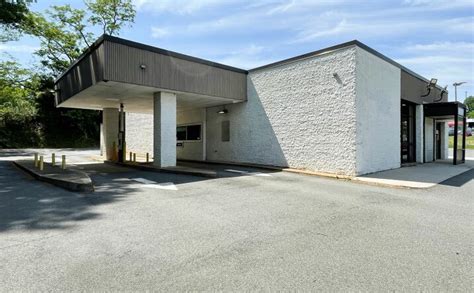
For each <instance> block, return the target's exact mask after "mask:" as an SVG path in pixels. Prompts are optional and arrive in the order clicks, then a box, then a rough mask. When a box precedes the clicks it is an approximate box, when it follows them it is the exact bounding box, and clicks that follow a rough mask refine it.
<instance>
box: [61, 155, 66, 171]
mask: <svg viewBox="0 0 474 293" xmlns="http://www.w3.org/2000/svg"><path fill="white" fill-rule="evenodd" d="M61 169H63V170H64V169H66V155H62V156H61Z"/></svg>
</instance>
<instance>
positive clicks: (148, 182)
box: [131, 178, 178, 190]
mask: <svg viewBox="0 0 474 293" xmlns="http://www.w3.org/2000/svg"><path fill="white" fill-rule="evenodd" d="M131 180H133V181H136V182H140V183H143V185H140V187H145V188H155V189H164V190H178V187H176V185H174V183H173V182H163V183H157V182H155V181H151V180H148V179H145V178H131Z"/></svg>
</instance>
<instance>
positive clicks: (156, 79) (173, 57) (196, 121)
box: [55, 35, 466, 176]
mask: <svg viewBox="0 0 474 293" xmlns="http://www.w3.org/2000/svg"><path fill="white" fill-rule="evenodd" d="M55 86H56V88H55V89H56V105H57V106H58V107H69V108H80V109H94V110H102V111H103V124H102V138H101V141H102V148H103V150H104V154H105V156H106V157H107V159H109V160H122V159H123V158H124V151H125V149H126V151H132V152H136V153H150V154H152V156H153V158H154V161H153V164H154V165H156V166H158V167H167V166H175V165H176V164H177V161H179V160H194V161H204V162H222V163H242V164H244V163H250V164H257V165H267V166H278V167H292V168H300V169H307V170H312V171H319V172H326V173H333V174H343V175H349V176H355V175H361V174H367V173H372V172H376V171H381V170H387V169H393V168H399V167H401V166H402V165H404V164H413V163H425V162H432V161H435V160H439V159H447V158H448V130H447V123H446V122H447V121H448V120H455V121H456V127H461V126H462V125H466V123H465V111H466V108H465V106H464V105H463V104H461V103H456V102H448V93H447V91H446V90H445V89H443V88H441V87H439V86H438V85H437V84H436V80H434V79H432V80H427V79H426V78H424V77H422V76H420V75H418V74H416V73H414V72H413V71H411V70H409V69H407V68H405V67H404V66H402V65H400V64H398V63H397V62H395V61H393V60H391V59H390V58H388V57H386V56H384V55H382V54H380V53H379V52H377V51H375V50H374V49H371V48H369V47H368V46H366V45H364V44H362V43H361V42H359V41H350V42H347V43H343V44H339V45H336V46H332V47H329V48H325V49H321V50H318V51H314V52H310V53H308V54H304V55H301V56H297V57H293V58H290V59H286V60H282V61H279V62H275V63H272V64H268V65H265V66H261V67H258V68H254V69H251V70H242V69H239V68H235V67H231V66H227V65H223V64H219V63H215V62H211V61H207V60H203V59H199V58H195V57H192V56H188V55H183V54H180V53H176V52H172V51H168V50H163V49H160V48H156V47H152V46H148V45H144V44H140V43H136V42H132V41H129V40H125V39H121V38H117V37H112V36H108V35H104V36H102V37H101V38H100V39H98V40H97V41H96V42H95V43H94V44H93V45H92V46H91V47H90V48H89V49H88V50H87V51H86V52H85V53H84V54H83V55H82V56H81V57H80V58H79V59H78V60H77V61H76V62H75V63H74V64H72V65H71V67H70V68H69V69H68V70H67V71H66V72H64V73H63V74H62V75H61V76H59V77H58V79H57V80H56V85H55ZM462 121H464V122H462ZM456 133H457V132H456ZM454 144H455V151H454V154H453V155H454V159H453V163H454V164H457V163H462V162H463V161H464V145H465V141H464V137H463V136H461V135H460V136H456V137H455V140H454Z"/></svg>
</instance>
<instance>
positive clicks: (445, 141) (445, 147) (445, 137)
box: [441, 122, 449, 160]
mask: <svg viewBox="0 0 474 293" xmlns="http://www.w3.org/2000/svg"><path fill="white" fill-rule="evenodd" d="M441 124H442V126H441V159H443V160H447V159H448V158H449V127H448V123H446V122H442V123H441Z"/></svg>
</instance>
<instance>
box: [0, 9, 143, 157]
mask: <svg viewBox="0 0 474 293" xmlns="http://www.w3.org/2000/svg"><path fill="white" fill-rule="evenodd" d="M33 2H35V1H34V0H0V44H6V43H9V42H13V41H17V40H19V39H21V38H22V37H24V36H29V37H33V38H35V39H37V40H38V41H39V43H40V46H39V48H38V49H37V50H36V51H35V52H34V53H33V54H34V55H35V56H36V57H37V59H38V60H39V61H38V62H37V64H29V65H25V64H22V63H21V62H19V61H18V60H16V59H15V58H14V57H13V56H11V55H10V54H8V53H4V54H3V56H2V60H1V61H0V148H20V147H91V146H97V145H98V144H99V131H100V130H99V125H100V120H101V112H100V111H92V110H80V109H66V108H56V107H55V106H54V91H53V89H54V79H55V77H57V76H58V75H59V74H61V73H62V72H64V71H65V70H66V69H67V68H68V67H69V66H70V64H71V63H72V62H74V60H76V59H77V58H78V57H79V56H80V55H81V54H82V53H83V52H84V51H85V50H86V49H87V48H88V47H89V46H90V45H91V44H92V43H93V42H94V40H96V39H97V38H98V37H99V36H100V35H101V34H109V35H119V34H120V31H121V30H122V29H123V28H125V27H127V26H131V25H132V24H133V22H134V18H135V14H136V11H135V8H134V6H133V4H132V3H131V0H84V8H82V9H80V8H75V7H72V6H71V5H52V6H50V7H49V8H48V9H47V10H46V11H43V12H34V11H31V10H30V6H31V5H32V3H33Z"/></svg>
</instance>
